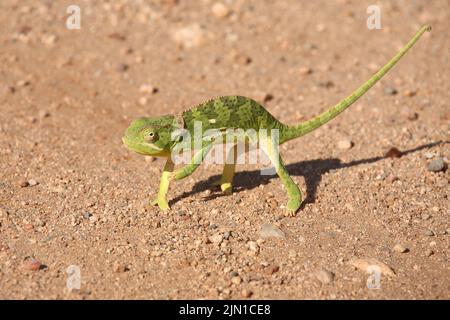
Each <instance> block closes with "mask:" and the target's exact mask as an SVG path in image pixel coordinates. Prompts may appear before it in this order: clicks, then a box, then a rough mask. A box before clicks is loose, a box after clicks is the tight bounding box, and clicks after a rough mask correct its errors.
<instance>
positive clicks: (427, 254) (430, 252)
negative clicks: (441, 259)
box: [425, 249, 434, 257]
mask: <svg viewBox="0 0 450 320" xmlns="http://www.w3.org/2000/svg"><path fill="white" fill-rule="evenodd" d="M433 254H434V251H433V250H431V249H428V250H426V251H425V256H427V257H430V256H432V255H433Z"/></svg>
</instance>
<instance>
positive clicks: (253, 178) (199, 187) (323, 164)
mask: <svg viewBox="0 0 450 320" xmlns="http://www.w3.org/2000/svg"><path fill="white" fill-rule="evenodd" d="M441 143H443V144H447V143H450V141H445V142H443V141H437V142H432V143H428V144H424V145H421V146H418V147H415V148H412V149H409V150H405V151H402V154H401V156H405V155H407V154H409V153H413V152H417V151H420V150H423V149H428V148H432V147H434V146H436V145H439V144H441ZM387 158H389V156H377V157H372V158H367V159H360V160H354V161H350V162H347V163H342V162H341V160H340V159H337V158H329V159H315V160H307V161H299V162H296V163H292V164H288V165H286V169H287V170H288V171H289V174H290V175H292V176H303V177H304V178H305V184H306V198H305V199H304V200H303V202H302V205H301V207H300V209H302V208H304V206H305V205H306V204H308V203H314V202H315V200H316V193H317V187H318V186H319V184H320V181H321V180H322V175H324V174H325V173H328V172H330V171H332V170H339V169H343V168H349V167H353V166H358V165H361V164H369V163H374V162H377V161H380V160H383V159H387ZM219 178H220V175H214V176H211V177H209V178H208V179H207V180H202V181H199V182H197V183H196V184H195V185H194V186H193V187H192V190H191V191H188V192H184V193H182V194H181V195H179V196H177V197H176V198H174V199H172V200H171V201H170V204H173V203H176V202H177V201H179V200H181V199H183V198H185V197H189V196H191V195H194V194H196V193H200V192H202V191H205V190H208V189H212V187H211V185H212V183H213V182H214V181H217V180H218V179H219ZM274 178H278V176H277V175H261V172H260V170H253V171H242V172H236V174H235V176H234V186H233V193H236V194H238V193H239V192H241V191H242V190H251V189H254V188H256V187H259V186H260V185H266V184H268V183H269V182H270V180H271V179H274ZM214 190H217V192H213V193H212V194H211V195H209V196H206V197H204V198H203V200H206V201H207V200H211V199H215V198H218V197H222V196H226V195H225V194H223V193H222V192H220V189H219V188H214Z"/></svg>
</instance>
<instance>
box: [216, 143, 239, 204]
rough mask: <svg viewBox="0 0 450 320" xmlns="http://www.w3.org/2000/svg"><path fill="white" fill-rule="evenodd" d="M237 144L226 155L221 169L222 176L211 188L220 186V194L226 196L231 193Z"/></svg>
mask: <svg viewBox="0 0 450 320" xmlns="http://www.w3.org/2000/svg"><path fill="white" fill-rule="evenodd" d="M237 151H238V148H237V144H235V145H234V146H233V147H232V148H231V149H230V150H229V151H228V154H227V159H226V161H225V165H224V167H223V171H222V176H221V177H220V179H219V180H217V181H216V182H213V184H212V186H214V187H216V186H220V189H221V190H222V192H223V193H224V194H226V195H230V194H232V193H233V178H234V174H235V172H236V161H237Z"/></svg>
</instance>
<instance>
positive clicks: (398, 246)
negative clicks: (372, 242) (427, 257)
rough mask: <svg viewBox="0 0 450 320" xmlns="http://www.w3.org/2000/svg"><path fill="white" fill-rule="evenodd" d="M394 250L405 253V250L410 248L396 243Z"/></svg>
mask: <svg viewBox="0 0 450 320" xmlns="http://www.w3.org/2000/svg"><path fill="white" fill-rule="evenodd" d="M394 251H395V252H398V253H405V252H408V251H409V249H408V248H406V247H405V246H404V245H401V244H396V245H395V246H394Z"/></svg>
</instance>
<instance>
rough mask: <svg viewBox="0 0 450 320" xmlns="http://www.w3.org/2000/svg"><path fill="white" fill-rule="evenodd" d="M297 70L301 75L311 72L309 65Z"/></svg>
mask: <svg viewBox="0 0 450 320" xmlns="http://www.w3.org/2000/svg"><path fill="white" fill-rule="evenodd" d="M298 71H299V73H300V74H301V75H302V76H306V75H308V74H311V73H312V72H313V70H312V69H311V68H309V67H301V68H300V69H299V70H298Z"/></svg>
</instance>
